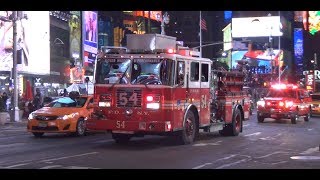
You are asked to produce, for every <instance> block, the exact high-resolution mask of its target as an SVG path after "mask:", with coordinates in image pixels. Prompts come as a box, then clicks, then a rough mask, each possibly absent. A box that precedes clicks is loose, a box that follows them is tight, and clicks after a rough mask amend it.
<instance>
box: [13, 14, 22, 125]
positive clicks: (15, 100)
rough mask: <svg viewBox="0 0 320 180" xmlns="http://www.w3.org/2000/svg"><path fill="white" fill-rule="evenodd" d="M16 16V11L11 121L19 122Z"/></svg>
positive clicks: (14, 17)
mask: <svg viewBox="0 0 320 180" xmlns="http://www.w3.org/2000/svg"><path fill="white" fill-rule="evenodd" d="M17 14H18V11H13V19H12V23H13V24H12V29H13V68H12V71H13V72H12V74H13V90H14V94H13V108H14V109H13V113H12V114H13V119H12V120H13V121H20V120H21V119H19V106H18V95H19V91H18V73H17V19H18V17H17Z"/></svg>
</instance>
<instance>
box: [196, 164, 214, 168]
mask: <svg viewBox="0 0 320 180" xmlns="http://www.w3.org/2000/svg"><path fill="white" fill-rule="evenodd" d="M210 164H212V163H204V164H202V165H200V166H196V167H194V168H192V169H200V168H203V167H204V166H206V165H210Z"/></svg>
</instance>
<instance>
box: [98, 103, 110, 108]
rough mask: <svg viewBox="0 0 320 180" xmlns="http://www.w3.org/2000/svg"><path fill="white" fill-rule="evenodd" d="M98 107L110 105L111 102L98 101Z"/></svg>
mask: <svg viewBox="0 0 320 180" xmlns="http://www.w3.org/2000/svg"><path fill="white" fill-rule="evenodd" d="M99 107H111V102H99Z"/></svg>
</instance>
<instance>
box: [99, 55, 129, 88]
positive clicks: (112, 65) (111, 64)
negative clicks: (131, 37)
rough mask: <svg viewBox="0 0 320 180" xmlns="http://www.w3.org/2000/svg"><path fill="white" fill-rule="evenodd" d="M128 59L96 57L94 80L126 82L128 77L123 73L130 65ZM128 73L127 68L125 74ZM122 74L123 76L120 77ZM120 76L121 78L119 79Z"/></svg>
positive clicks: (103, 82)
mask: <svg viewBox="0 0 320 180" xmlns="http://www.w3.org/2000/svg"><path fill="white" fill-rule="evenodd" d="M130 61H131V60H130V59H114V58H113V59H98V63H97V67H96V76H95V78H96V79H95V80H96V83H97V84H114V83H120V84H127V83H129V81H128V77H126V75H124V74H123V73H124V72H125V71H126V69H127V68H128V67H129V65H130ZM128 73H129V70H127V72H126V74H128ZM122 76H123V78H121V77H122ZM120 78H121V79H120Z"/></svg>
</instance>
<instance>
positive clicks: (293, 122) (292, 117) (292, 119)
mask: <svg viewBox="0 0 320 180" xmlns="http://www.w3.org/2000/svg"><path fill="white" fill-rule="evenodd" d="M290 119H291V124H297V120H298V115H297V114H293V115H291V118H290Z"/></svg>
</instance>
